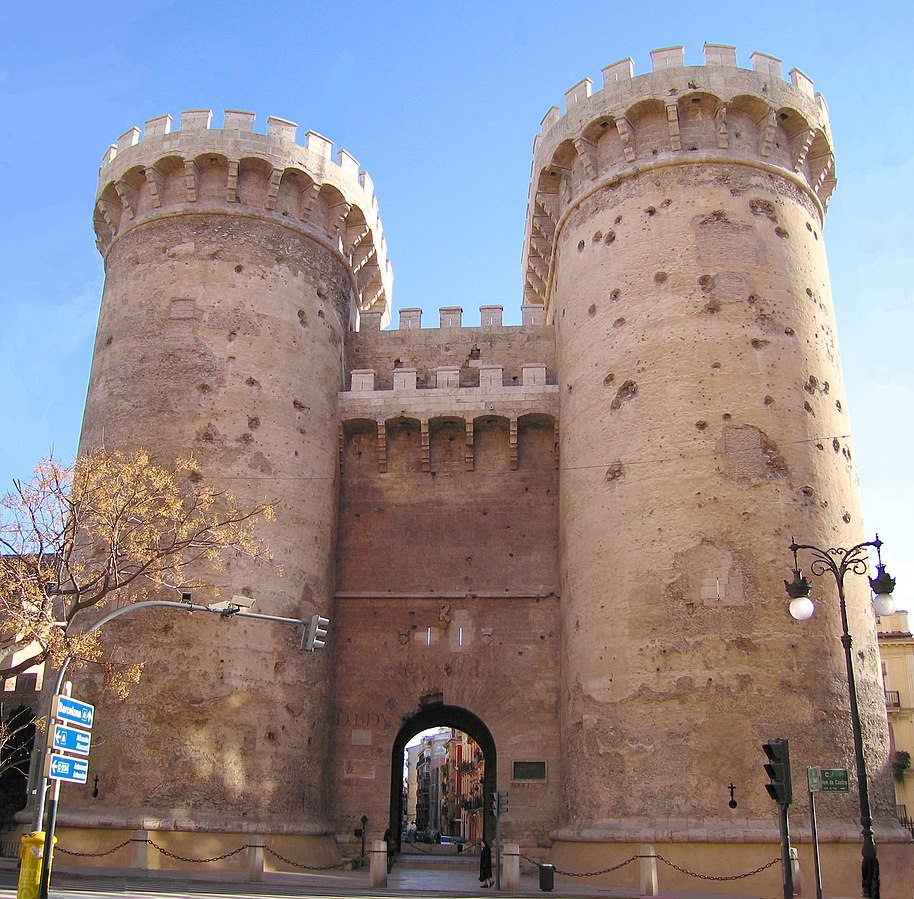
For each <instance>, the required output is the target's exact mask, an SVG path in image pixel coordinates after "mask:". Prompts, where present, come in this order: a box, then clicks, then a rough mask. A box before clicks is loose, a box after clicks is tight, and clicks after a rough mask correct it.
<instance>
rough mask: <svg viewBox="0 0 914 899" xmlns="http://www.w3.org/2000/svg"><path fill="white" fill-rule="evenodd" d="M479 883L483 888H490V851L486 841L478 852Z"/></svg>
mask: <svg viewBox="0 0 914 899" xmlns="http://www.w3.org/2000/svg"><path fill="white" fill-rule="evenodd" d="M479 882H480V883H481V884H482V885H483V886H484V887H490V886H492V850H491V849H490V848H489V844H488V842H487V841H486V840H483V841H482V849H480V851H479Z"/></svg>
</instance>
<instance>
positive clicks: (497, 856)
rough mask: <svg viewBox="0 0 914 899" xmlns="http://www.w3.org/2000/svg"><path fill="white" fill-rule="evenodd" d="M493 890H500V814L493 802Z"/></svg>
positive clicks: (496, 804)
mask: <svg viewBox="0 0 914 899" xmlns="http://www.w3.org/2000/svg"><path fill="white" fill-rule="evenodd" d="M495 889H496V890H500V889H501V812H500V810H499V808H498V800H496V801H495Z"/></svg>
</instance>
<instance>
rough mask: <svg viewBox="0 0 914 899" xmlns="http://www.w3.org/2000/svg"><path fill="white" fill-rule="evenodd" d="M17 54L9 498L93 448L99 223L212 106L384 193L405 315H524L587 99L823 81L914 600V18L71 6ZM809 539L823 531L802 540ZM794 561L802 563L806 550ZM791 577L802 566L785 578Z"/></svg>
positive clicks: (875, 518) (875, 405)
mask: <svg viewBox="0 0 914 899" xmlns="http://www.w3.org/2000/svg"><path fill="white" fill-rule="evenodd" d="M12 6H13V7H14V8H13V9H7V10H5V11H4V14H3V18H4V27H3V29H2V32H0V113H2V116H0V261H2V272H3V277H2V279H0V304H2V309H3V316H2V319H0V384H2V386H3V397H2V407H0V408H2V412H3V416H2V420H3V423H4V429H3V437H2V439H0V489H3V490H5V489H7V488H8V486H9V485H10V484H11V481H12V479H13V478H21V477H27V476H28V474H29V473H30V471H31V469H32V467H33V465H34V463H35V461H36V460H37V459H38V458H39V457H41V456H42V455H46V454H47V453H48V452H49V451H51V450H53V451H54V453H55V455H57V456H58V457H60V458H62V459H70V458H71V457H72V456H73V454H74V452H75V448H76V442H77V439H78V435H79V427H80V420H81V415H82V407H83V402H84V398H85V390H86V382H87V378H88V371H89V363H90V359H91V352H92V342H93V337H94V330H95V321H96V316H97V312H98V302H99V297H100V295H101V288H102V266H101V260H100V257H99V256H98V254H97V252H96V250H95V247H94V237H93V233H92V205H93V201H94V193H95V187H96V176H97V172H98V167H99V164H100V161H101V157H102V154H103V153H104V151H105V149H106V148H107V146H108V145H109V144H110V143H113V142H115V141H116V140H117V137H118V135H120V134H121V133H123V132H124V131H126V130H127V129H128V128H129V127H130V126H132V125H140V126H142V124H143V122H144V121H145V120H146V119H148V118H151V117H153V116H156V115H159V114H162V113H166V112H167V113H171V115H172V116H173V117H174V118H175V120H177V118H178V115H179V113H180V112H181V110H182V109H189V108H199V107H210V108H212V109H213V110H214V113H215V121H216V122H217V123H219V122H221V111H222V110H224V109H226V108H235V109H247V110H251V111H255V112H256V113H257V115H258V118H257V122H256V123H255V130H263V129H264V127H265V122H266V118H267V116H269V115H276V116H279V117H281V118H286V119H291V120H293V121H295V122H297V123H298V124H299V126H300V127H299V135H303V134H304V132H305V131H307V130H309V129H313V130H315V131H318V132H320V133H322V134H324V135H326V136H327V137H329V138H330V139H332V140H333V141H334V143H335V147H336V148H340V147H343V148H345V149H346V150H348V151H349V152H350V153H352V154H353V155H354V156H355V157H356V158H357V159H358V160H359V161H360V163H361V165H362V167H363V168H364V169H366V170H367V171H368V172H369V173H370V175H371V177H372V179H373V180H374V183H375V187H376V193H377V195H378V200H379V206H380V211H381V218H382V221H383V223H384V229H385V233H386V236H387V240H388V246H389V251H390V257H391V260H392V263H393V269H394V276H395V285H394V294H393V300H394V317H395V320H396V314H397V310H398V309H399V308H403V307H410V306H421V307H423V308H424V309H425V310H426V315H425V322H426V323H427V324H432V323H435V322H436V321H437V309H438V307H440V306H449V305H459V306H463V308H464V310H465V313H464V320H465V322H466V323H468V324H474V323H476V322H477V321H478V307H479V306H480V305H483V304H488V303H496V304H501V305H503V306H504V308H505V321H506V323H509V324H510V323H517V322H519V315H520V313H519V305H520V297H521V268H520V261H519V260H520V252H521V245H522V240H523V231H524V211H525V207H526V199H527V187H528V178H529V170H530V161H531V148H532V142H533V138H534V135H535V134H536V132H537V129H538V127H539V122H540V120H541V118H542V117H543V115H544V114H545V112H546V110H547V109H548V108H549V107H550V106H552V105H553V104H555V105H558V106H562V104H563V98H564V92H565V90H567V89H568V88H569V87H571V85H573V84H574V83H576V82H577V81H579V80H580V79H581V78H582V77H585V76H587V77H590V78H591V79H593V81H594V85H595V87H596V88H598V87H599V86H600V85H601V84H602V81H601V76H600V70H601V68H602V67H603V66H605V65H607V64H609V63H611V62H615V61H616V60H619V59H622V58H624V57H627V56H631V57H633V58H634V60H635V71H636V73H642V72H647V71H649V70H650V56H649V53H650V50H652V49H655V48H658V47H664V46H669V45H673V44H683V45H685V53H686V63H687V64H690V65H691V64H700V63H701V62H702V54H701V49H702V45H703V44H704V42H705V41H708V42H715V43H727V44H733V45H735V46H736V47H737V54H738V61H739V64H740V65H742V66H749V64H750V63H749V54H750V53H751V52H752V51H754V50H760V51H762V52H765V53H770V54H773V55H775V56H778V57H780V58H781V59H783V61H784V71H785V73H786V72H788V71H789V70H790V69H791V68H794V67H797V68H800V69H802V70H803V71H804V72H805V73H806V74H807V75H809V76H810V77H811V78H812V79H813V81H814V82H815V85H816V89H817V90H820V91H821V92H822V93H823V94H824V96H825V98H826V100H827V102H828V106H829V110H830V114H831V122H832V128H833V132H834V137H835V143H836V146H837V173H838V180H839V186H838V190H837V192H836V194H835V196H834V198H833V200H832V203H831V207H830V211H829V215H828V219H827V222H826V228H825V238H826V243H827V247H828V253H829V258H830V262H831V275H832V288H833V295H834V299H835V305H836V308H837V314H838V322H839V329H840V343H841V350H842V356H843V360H844V373H845V380H846V384H847V389H848V394H849V404H850V414H851V418H852V421H853V426H854V445H855V451H856V459H857V463H858V467H859V477H860V484H861V491H862V496H863V505H864V514H865V519H866V523H867V534H868V536H872V533H873V532H874V531H875V530H877V529H878V531H879V533H880V536H881V537H882V539H883V540H884V541H885V548H884V549H885V561H886V563H887V565H888V568H889V570H890V572H891V573H892V574H894V575H895V576H896V577H898V579H899V587H898V593H899V598H900V599H902V600H904V598H905V597H906V596H908V597H910V596H912V595H914V523H912V516H911V510H912V508H914V469H912V465H911V453H910V447H911V445H912V442H914V423H912V418H914V347H912V346H911V342H910V340H911V335H912V333H914V287H912V272H914V265H912V263H914V243H912V234H914V126H912V108H911V106H912V101H911V98H912V97H914V90H912V89H914V74H912V67H911V63H910V58H911V57H910V46H909V45H910V41H911V36H912V33H914V27H912V26H914V5H912V4H911V3H910V0H905V2H901V0H899V2H892V0H884V2H883V0H875V2H870V3H867V4H859V3H854V4H850V3H842V2H829V3H825V2H820V0H813V2H807V3H804V4H798V3H796V2H782V0H768V2H766V3H765V4H745V3H742V2H738V0H734V2H731V3H727V4H722V3H707V2H701V0H693V2H690V3H687V4H686V3H682V2H675V3H674V2H667V0H663V2H657V0H655V2H653V3H650V4H594V3H587V4H583V3H562V2H551V3H546V2H541V0H528V2H515V0H504V2H498V0H491V2H487V3H481V2H480V3H474V2H459V0H456V2H425V3H418V2H415V3H410V2H389V3H382V2H373V3H363V2H358V0H357V2H347V3H336V2H334V3H325V2H307V0H302V2H279V0H275V2H271V0H266V2H259V3H245V2H234V3H232V2H230V3H225V2H220V3H215V2H205V0H185V2H180V3H176V2H163V0H134V2H128V3H109V2H93V0H86V2H82V3H72V2H60V0H52V2H50V3H45V4H41V5H39V4H31V5H29V6H28V7H27V6H26V5H25V4H13V5H12ZM797 538H798V539H802V535H797ZM785 562H786V550H785ZM785 567H786V566H785ZM905 604H906V605H909V604H910V600H908V601H907V602H906V603H905Z"/></svg>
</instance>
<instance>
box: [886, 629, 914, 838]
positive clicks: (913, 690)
mask: <svg viewBox="0 0 914 899" xmlns="http://www.w3.org/2000/svg"><path fill="white" fill-rule="evenodd" d="M878 626H879V654H880V655H881V657H882V676H883V679H884V682H885V705H886V709H887V711H888V716H889V738H890V741H891V744H890V745H891V750H892V773H893V776H894V779H895V804H896V814H897V816H898V820H899V821H901V823H902V824H904V825H905V826H906V827H910V828H911V829H912V832H914V769H912V767H911V761H912V758H914V637H912V636H911V627H910V625H909V623H908V613H907V612H896V613H895V614H894V615H884V616H881V617H880V618H879V622H878Z"/></svg>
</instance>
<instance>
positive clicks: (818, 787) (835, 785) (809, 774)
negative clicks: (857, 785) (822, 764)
mask: <svg viewBox="0 0 914 899" xmlns="http://www.w3.org/2000/svg"><path fill="white" fill-rule="evenodd" d="M806 778H807V780H808V781H809V792H810V793H847V792H849V791H850V781H849V778H848V776H847V768H807V769H806Z"/></svg>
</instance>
